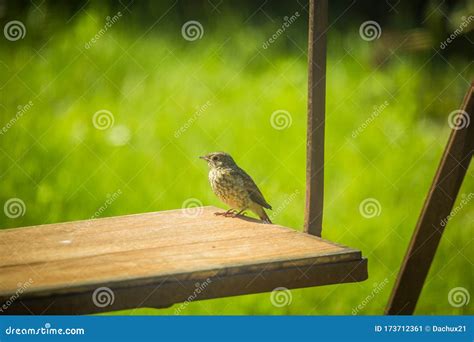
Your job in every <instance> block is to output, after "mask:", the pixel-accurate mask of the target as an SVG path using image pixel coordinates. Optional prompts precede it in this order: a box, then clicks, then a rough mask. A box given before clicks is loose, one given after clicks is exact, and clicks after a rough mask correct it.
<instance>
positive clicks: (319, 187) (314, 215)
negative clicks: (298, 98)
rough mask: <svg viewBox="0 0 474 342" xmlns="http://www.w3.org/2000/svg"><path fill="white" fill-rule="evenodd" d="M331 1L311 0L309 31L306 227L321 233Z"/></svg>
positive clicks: (305, 228) (306, 229)
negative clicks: (327, 36)
mask: <svg viewBox="0 0 474 342" xmlns="http://www.w3.org/2000/svg"><path fill="white" fill-rule="evenodd" d="M327 26H328V1H327V0H310V2H309V31H308V127H307V146H306V208H305V223H304V230H305V232H306V233H309V234H312V235H316V236H321V231H322V222H323V197H324V123H325V119H324V114H325V106H326V49H327V47H326V31H327Z"/></svg>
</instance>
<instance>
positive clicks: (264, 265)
mask: <svg viewBox="0 0 474 342" xmlns="http://www.w3.org/2000/svg"><path fill="white" fill-rule="evenodd" d="M301 234H302V233H301ZM361 258H362V253H361V252H360V251H358V250H355V249H349V248H348V249H346V250H344V251H342V252H341V251H337V252H331V253H326V254H317V255H315V256H308V257H305V258H299V259H285V258H280V259H270V260H264V261H262V262H258V263H257V262H256V263H253V264H248V263H234V264H232V267H226V266H223V267H221V268H217V269H216V268H208V269H202V270H199V271H195V272H188V271H186V270H183V271H182V272H176V273H174V274H165V273H164V274H160V273H157V274H154V275H153V276H147V277H137V278H132V279H131V278H128V277H124V278H115V279H110V280H109V281H107V282H106V283H104V282H103V281H91V282H83V283H81V284H80V285H78V284H71V285H69V286H63V287H62V288H58V287H57V286H54V287H50V286H45V287H36V288H34V289H32V290H30V291H26V292H25V293H24V294H23V296H22V297H28V298H34V297H49V296H55V295H60V294H64V293H69V292H75V293H80V292H88V291H91V290H94V289H96V288H98V287H102V286H107V285H113V286H117V287H123V286H143V285H146V284H153V283H159V282H162V281H164V280H166V279H168V278H170V277H172V278H173V279H175V280H176V281H177V282H179V281H187V280H193V279H202V278H203V277H216V276H218V277H220V276H229V275H233V274H238V273H241V272H242V269H245V271H244V272H260V271H262V270H276V269H284V268H288V267H300V268H306V267H310V266H312V265H321V264H325V263H336V262H344V261H353V260H360V259H361ZM0 270H1V269H0ZM16 291H17V288H15V289H11V290H7V291H0V303H4V302H6V301H7V300H8V299H9V298H10V297H12V296H13V295H14V294H15V292H16Z"/></svg>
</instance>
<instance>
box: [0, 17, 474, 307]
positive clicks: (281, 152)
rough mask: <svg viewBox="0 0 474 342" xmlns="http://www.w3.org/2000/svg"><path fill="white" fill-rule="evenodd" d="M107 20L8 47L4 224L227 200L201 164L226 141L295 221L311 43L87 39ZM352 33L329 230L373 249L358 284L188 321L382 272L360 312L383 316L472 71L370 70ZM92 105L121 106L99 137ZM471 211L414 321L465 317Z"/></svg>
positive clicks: (345, 56)
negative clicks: (16, 202) (370, 205)
mask: <svg viewBox="0 0 474 342" xmlns="http://www.w3.org/2000/svg"><path fill="white" fill-rule="evenodd" d="M105 16H106V14H105V15H104V13H103V11H100V10H98V11H96V12H93V11H89V12H88V13H87V15H85V14H82V15H80V16H78V17H77V18H75V20H74V21H73V22H72V23H70V24H69V25H66V26H64V27H63V28H62V29H61V30H57V31H55V32H54V34H52V38H51V39H50V40H47V39H45V40H43V41H38V40H35V39H34V38H28V37H27V38H26V39H25V40H23V41H19V42H15V43H12V42H7V41H2V43H1V49H0V60H1V61H2V63H0V67H1V68H2V72H1V73H0V82H1V85H2V88H1V95H2V97H1V106H0V111H1V112H0V113H1V122H0V123H1V124H2V125H4V124H5V123H7V122H8V121H9V120H10V119H11V118H12V117H14V115H15V113H16V111H17V107H18V106H19V105H24V104H26V103H28V101H32V102H33V104H34V105H33V107H32V108H31V109H30V110H29V111H27V112H26V113H25V114H24V115H23V116H22V117H21V118H20V119H19V120H18V121H17V122H16V123H15V125H14V126H13V127H11V128H10V129H9V130H8V132H7V133H5V134H3V135H2V136H0V139H1V141H2V144H1V148H0V162H1V165H2V176H1V181H2V192H1V194H0V199H1V203H4V202H5V201H6V200H7V199H9V198H12V197H18V198H21V199H22V200H23V201H24V202H25V203H26V208H27V210H26V214H25V215H24V216H23V217H20V218H17V219H9V218H7V217H5V216H3V215H2V216H1V218H0V227H2V228H11V227H19V226H24V225H34V224H43V223H52V222H61V221H68V220H78V219H87V218H89V217H91V216H92V215H93V214H94V213H95V212H96V211H97V210H98V208H100V207H101V206H103V205H104V202H105V201H106V200H107V198H108V197H107V196H108V195H109V196H110V194H112V193H114V192H116V191H118V190H121V191H122V195H121V196H119V197H118V199H117V200H116V201H115V202H113V204H112V205H111V206H110V207H108V208H107V209H106V211H105V212H104V213H103V216H113V215H123V214H130V213H139V212H146V211H157V210H167V209H173V208H180V207H181V206H182V204H183V202H184V201H185V200H186V199H188V198H197V199H199V200H200V201H201V202H202V203H203V204H204V205H216V206H221V204H220V203H219V201H218V200H217V199H216V198H215V197H214V195H213V194H212V193H211V191H210V188H209V185H208V183H207V167H206V165H204V163H203V162H202V161H200V160H199V159H197V156H199V155H201V154H203V153H205V152H210V151H215V150H224V151H227V152H229V153H231V154H232V155H233V156H234V157H235V159H236V160H237V162H238V163H239V164H240V165H241V166H242V167H243V168H244V169H246V170H248V172H249V173H250V174H252V175H253V177H254V178H255V180H256V182H257V183H258V184H259V185H260V187H261V189H262V191H263V192H264V194H265V196H266V198H267V199H268V200H269V202H270V203H271V204H272V205H273V207H275V208H278V207H279V206H280V205H282V204H283V203H284V202H285V200H286V199H287V198H288V197H290V196H292V194H296V196H293V197H294V200H292V201H290V203H289V204H288V205H286V206H285V207H284V209H283V210H281V211H280V212H278V213H277V214H276V216H275V218H274V221H275V222H276V223H278V224H282V225H286V226H290V227H294V228H295V229H298V230H301V227H302V224H303V208H304V179H305V178H304V177H305V126H306V114H305V111H306V102H305V101H306V82H307V79H306V74H307V73H306V56H305V54H304V50H305V46H304V40H305V39H304V37H293V38H294V39H290V40H288V39H287V38H285V37H282V38H280V39H279V40H277V41H276V42H275V43H274V44H273V45H272V46H270V48H269V49H262V43H263V42H264V41H265V40H266V39H268V37H269V36H271V35H272V34H273V33H274V30H275V27H272V26H264V27H261V28H260V29H257V28H256V27H250V26H249V27H246V26H245V25H243V24H242V22H239V19H238V18H237V19H236V18H230V19H229V20H227V21H226V20H224V21H222V22H221V23H220V24H219V25H218V24H216V25H215V27H214V26H211V28H210V29H207V27H206V30H205V33H204V36H203V38H202V39H200V40H197V41H195V42H188V41H185V40H184V39H182V37H181V23H176V24H175V26H174V27H173V25H171V28H170V27H167V28H166V30H167V31H166V30H165V28H163V27H161V26H160V25H157V27H156V28H155V29H153V30H151V31H149V32H140V30H138V29H137V28H136V27H133V26H129V27H128V26H127V18H124V19H122V20H123V22H118V23H117V24H115V26H114V27H112V28H111V29H110V31H108V32H107V33H106V34H105V35H104V36H102V37H101V38H100V39H99V40H98V42H97V43H95V44H93V45H92V47H91V48H90V49H85V48H84V44H85V43H86V42H87V41H89V40H90V39H91V38H92V37H93V36H94V35H95V34H96V33H97V32H98V31H99V30H100V29H101V27H102V25H103V23H104V18H105ZM300 24H302V25H304V23H300ZM353 31H354V32H353V33H352V34H350V33H349V34H347V33H346V32H345V33H340V32H332V31H331V33H330V35H329V58H328V68H327V69H328V77H327V87H328V92H327V96H328V99H327V121H326V125H327V126H326V137H327V138H326V141H327V145H326V165H325V174H326V181H325V182H326V190H325V201H326V202H325V217H324V231H323V235H324V237H325V238H327V239H330V240H333V241H337V242H339V243H341V244H345V245H349V246H351V247H355V248H359V249H361V250H362V251H363V254H364V255H365V256H366V257H367V258H368V259H369V280H367V281H365V282H363V283H357V284H343V285H333V286H325V287H318V288H310V289H301V290H293V291H292V295H293V300H292V303H291V305H289V306H286V307H283V308H276V307H274V306H272V305H271V302H270V299H269V294H259V295H248V296H240V297H233V298H224V299H217V300H208V301H200V302H199V301H198V302H194V303H191V304H190V305H188V306H187V308H186V309H185V310H183V311H182V312H181V314H303V315H305V314H351V313H352V312H353V309H354V308H355V307H357V305H359V304H361V303H362V302H363V301H364V299H365V298H366V297H367V296H368V295H369V294H370V293H371V291H372V289H373V288H374V286H376V285H377V284H381V283H383V282H384V281H385V279H387V280H388V284H387V285H386V286H384V287H383V290H382V291H381V292H380V294H378V295H376V296H375V298H373V299H372V300H370V301H369V302H368V303H367V305H365V306H364V308H363V309H361V310H360V311H359V312H358V313H359V314H381V313H382V312H383V308H384V305H385V304H386V302H387V299H388V295H389V293H390V289H391V288H392V286H393V282H394V279H395V276H396V274H397V272H398V269H399V267H400V264H401V260H402V257H403V254H404V252H405V249H406V247H407V245H408V242H409V239H410V236H411V234H412V232H413V229H414V226H415V223H416V220H417V218H418V214H419V212H420V209H421V206H422V204H423V200H424V198H425V196H426V193H427V190H428V187H429V185H430V183H431V180H432V177H433V175H434V173H435V169H436V166H437V164H438V162H439V159H440V157H441V153H442V150H443V147H444V144H445V142H446V141H447V137H448V134H449V127H448V125H447V120H446V119H447V116H448V114H449V113H450V112H451V111H453V110H455V109H457V108H458V107H459V104H460V102H461V100H462V97H463V95H464V92H465V90H466V89H467V87H468V83H467V82H466V80H467V81H469V80H470V79H471V78H472V69H469V68H466V62H465V61H463V60H450V61H449V64H448V63H446V62H444V61H443V60H439V59H435V60H431V57H432V55H433V51H427V52H425V53H420V54H418V55H416V56H413V55H409V54H404V53H402V52H398V53H397V52H396V56H393V57H392V58H391V59H390V61H388V62H387V63H385V64H383V65H373V64H372V62H371V53H372V52H373V47H374V45H373V44H375V43H373V42H365V41H363V40H362V39H360V37H359V36H358V33H357V32H358V28H355V29H354V30H353ZM289 35H290V38H291V33H289ZM43 44H45V45H43ZM208 102H209V103H210V106H209V108H207V109H206V110H205V111H204V112H203V113H202V114H201V115H200V116H199V117H197V118H196V119H195V120H194V121H193V123H192V124H191V125H190V127H188V128H187V129H185V130H184V132H183V133H182V134H181V135H180V136H179V137H178V138H176V137H175V132H176V131H177V130H179V129H180V128H181V127H183V126H184V125H185V124H186V122H188V120H189V119H191V118H193V116H194V117H195V114H194V113H195V112H196V111H197V110H198V109H199V108H200V107H201V106H203V105H205V104H206V103H208ZM385 102H387V103H388V105H387V106H386V108H385V109H384V110H383V111H382V112H381V113H380V114H379V115H378V116H377V117H376V118H375V119H374V120H373V121H372V122H371V123H370V124H368V125H367V127H366V128H365V129H363V131H362V132H361V133H360V134H359V135H358V136H357V137H356V138H354V137H352V132H353V131H354V130H356V129H357V128H358V127H360V126H361V125H362V124H363V123H364V122H365V121H366V120H367V119H368V118H369V117H370V116H371V115H372V113H373V112H374V107H378V106H380V105H382V104H383V103H385ZM102 109H106V110H109V111H110V112H111V113H113V116H114V125H113V127H111V128H109V129H106V130H98V129H96V128H95V127H94V125H93V124H92V117H93V115H94V113H95V112H97V111H99V110H102ZM280 109H283V110H286V111H288V112H289V113H290V114H291V121H292V123H291V126H289V127H288V128H286V129H283V130H276V129H274V128H273V127H272V125H271V122H270V117H271V114H272V113H273V112H274V111H276V110H280ZM472 176H473V173H472V170H471V171H470V173H469V174H468V176H467V179H466V181H465V182H464V184H463V187H462V189H461V194H468V193H471V192H473V191H474V182H473V177H472ZM366 198H375V199H377V201H379V202H380V205H381V213H380V215H379V216H377V217H374V218H371V219H367V218H364V217H363V216H362V215H361V214H360V212H359V204H360V203H361V202H362V201H363V200H364V199H366ZM458 202H459V200H458ZM472 208H473V207H472V205H470V206H467V207H465V208H464V209H463V210H462V211H461V212H460V213H459V214H457V215H456V216H455V217H454V218H453V219H452V220H451V221H450V223H449V225H448V228H447V230H446V233H445V235H444V236H443V240H442V243H441V245H440V247H439V250H438V253H437V255H436V259H435V262H434V264H433V266H432V268H431V271H430V274H429V277H428V280H427V282H426V285H425V288H424V290H423V293H422V295H421V299H420V301H419V304H418V306H417V310H416V313H418V314H472V313H473V312H474V311H473V310H472V305H469V306H464V307H461V308H454V307H452V306H450V305H449V303H448V299H447V296H448V292H449V290H450V289H452V288H453V287H457V286H462V287H465V288H467V289H468V290H469V291H470V292H471V293H472V289H473V286H472V285H473V281H472V279H473V277H472V262H473V252H472V250H473V248H472V232H473V230H472V228H473V224H472V223H473V215H474V212H473V210H472ZM174 310H175V308H173V307H172V308H169V309H163V310H154V309H139V310H129V311H124V312H120V313H121V314H158V315H160V314H174Z"/></svg>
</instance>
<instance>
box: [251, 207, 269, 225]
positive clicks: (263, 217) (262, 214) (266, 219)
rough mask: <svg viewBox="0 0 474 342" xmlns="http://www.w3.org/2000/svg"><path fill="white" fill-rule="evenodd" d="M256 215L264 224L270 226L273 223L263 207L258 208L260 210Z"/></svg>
mask: <svg viewBox="0 0 474 342" xmlns="http://www.w3.org/2000/svg"><path fill="white" fill-rule="evenodd" d="M255 213H256V214H257V215H258V217H260V220H262V221H263V222H265V223H270V224H271V223H272V221H271V220H270V218H269V217H268V215H267V213H266V212H265V209H263V208H262V207H258V210H256V212H255Z"/></svg>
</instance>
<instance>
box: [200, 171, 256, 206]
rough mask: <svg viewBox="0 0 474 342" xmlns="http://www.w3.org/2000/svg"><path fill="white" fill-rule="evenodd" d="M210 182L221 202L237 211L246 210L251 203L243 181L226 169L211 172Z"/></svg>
mask: <svg viewBox="0 0 474 342" xmlns="http://www.w3.org/2000/svg"><path fill="white" fill-rule="evenodd" d="M209 182H210V183H211V187H212V190H213V191H214V193H215V194H216V195H217V197H219V199H220V200H221V201H223V202H224V203H226V204H227V205H229V206H230V207H232V208H235V209H246V208H247V207H248V205H249V203H250V198H249V195H248V192H247V190H245V188H244V187H243V181H242V179H240V178H239V177H238V176H237V177H236V176H234V175H233V174H231V173H230V172H229V171H226V170H225V169H212V170H210V171H209Z"/></svg>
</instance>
